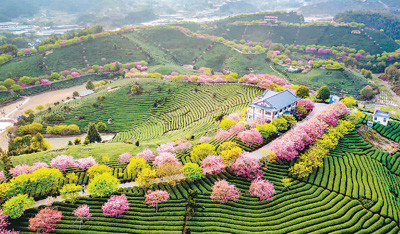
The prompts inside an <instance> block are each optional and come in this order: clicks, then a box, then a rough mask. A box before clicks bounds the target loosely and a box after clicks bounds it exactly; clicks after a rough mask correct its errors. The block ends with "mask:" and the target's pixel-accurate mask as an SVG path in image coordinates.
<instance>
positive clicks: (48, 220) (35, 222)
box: [28, 207, 63, 233]
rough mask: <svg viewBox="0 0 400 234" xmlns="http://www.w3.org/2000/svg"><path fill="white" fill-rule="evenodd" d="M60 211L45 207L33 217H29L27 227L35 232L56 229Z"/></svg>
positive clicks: (60, 214) (60, 215)
mask: <svg viewBox="0 0 400 234" xmlns="http://www.w3.org/2000/svg"><path fill="white" fill-rule="evenodd" d="M62 216H63V215H62V212H61V211H58V210H57V209H54V208H51V207H46V208H44V209H42V210H40V211H39V213H37V214H36V216H35V217H34V218H30V219H29V227H28V228H29V229H30V230H32V231H36V232H37V233H48V232H51V231H53V230H55V229H56V227H57V225H56V223H57V222H58V221H60V220H61V218H62Z"/></svg>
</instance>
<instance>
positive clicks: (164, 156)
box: [153, 152, 181, 169]
mask: <svg viewBox="0 0 400 234" xmlns="http://www.w3.org/2000/svg"><path fill="white" fill-rule="evenodd" d="M166 164H173V165H181V163H180V162H179V160H178V159H177V158H176V155H175V154H172V153H168V152H167V153H161V154H160V155H159V156H157V157H156V158H155V159H154V162H153V165H154V167H155V168H156V169H157V168H158V167H161V166H163V165H166Z"/></svg>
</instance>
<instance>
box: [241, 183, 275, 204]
mask: <svg viewBox="0 0 400 234" xmlns="http://www.w3.org/2000/svg"><path fill="white" fill-rule="evenodd" d="M248 193H249V194H251V195H254V196H257V197H258V198H260V200H261V201H263V200H268V201H272V200H273V198H272V196H273V195H274V194H276V191H275V189H274V185H273V184H272V183H270V182H269V181H268V180H263V179H261V178H259V179H256V180H253V181H252V182H251V185H250V188H249V191H248Z"/></svg>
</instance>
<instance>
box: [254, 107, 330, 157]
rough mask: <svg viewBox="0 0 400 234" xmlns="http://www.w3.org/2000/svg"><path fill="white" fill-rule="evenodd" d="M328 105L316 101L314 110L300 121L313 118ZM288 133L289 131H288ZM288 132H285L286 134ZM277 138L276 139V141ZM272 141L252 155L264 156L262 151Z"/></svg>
mask: <svg viewBox="0 0 400 234" xmlns="http://www.w3.org/2000/svg"><path fill="white" fill-rule="evenodd" d="M327 106H328V104H325V103H315V107H314V110H313V111H312V112H311V113H310V114H309V115H308V116H307V117H306V118H305V119H304V120H302V121H300V122H299V123H301V122H304V121H307V120H309V119H312V118H313V117H314V116H315V115H316V114H318V113H319V112H321V111H323V110H325V108H326V107H327ZM286 133H287V132H286ZM286 133H285V134H286ZM285 134H283V135H281V136H280V137H278V138H277V139H279V138H281V137H283V136H284V135H285ZM277 139H275V140H274V141H276V140H277ZM272 142H273V141H271V142H270V143H268V144H267V145H265V146H263V147H262V148H260V149H258V150H256V151H253V152H251V153H250V155H252V156H253V157H257V158H262V156H263V153H262V151H263V150H266V149H268V148H269V147H270V145H271V143H272Z"/></svg>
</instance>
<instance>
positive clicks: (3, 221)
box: [0, 210, 19, 234]
mask: <svg viewBox="0 0 400 234" xmlns="http://www.w3.org/2000/svg"><path fill="white" fill-rule="evenodd" d="M8 225H10V223H9V222H8V216H6V215H4V213H3V210H0V233H2V234H19V232H16V231H10V230H7V229H6V228H7V226H8Z"/></svg>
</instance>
